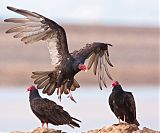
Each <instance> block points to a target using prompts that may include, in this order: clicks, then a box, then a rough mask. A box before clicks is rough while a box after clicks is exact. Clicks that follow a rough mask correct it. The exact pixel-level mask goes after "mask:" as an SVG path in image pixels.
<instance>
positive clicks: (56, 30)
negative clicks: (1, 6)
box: [4, 6, 113, 101]
mask: <svg viewBox="0 0 160 133" xmlns="http://www.w3.org/2000/svg"><path fill="white" fill-rule="evenodd" d="M7 8H8V9H9V10H11V11H14V12H16V13H19V14H21V15H24V16H25V17H26V18H9V19H6V20H4V21H5V22H13V23H20V24H22V25H20V26H17V27H14V28H11V29H9V30H8V31H6V33H14V32H17V34H16V35H14V38H21V41H23V42H24V43H25V44H32V43H34V42H38V41H40V40H43V41H46V42H47V46H48V49H49V53H50V57H51V63H52V65H53V68H54V69H53V71H36V72H32V74H33V75H32V76H31V78H33V79H34V83H35V84H36V85H37V88H38V89H43V93H47V94H48V95H51V94H53V93H54V92H55V90H56V88H57V95H58V96H59V98H61V95H62V93H65V94H69V97H70V98H71V100H73V101H74V99H73V97H72V95H71V91H74V90H75V89H76V88H79V87H80V85H79V84H78V82H77V81H76V80H75V79H74V76H75V75H76V74H77V73H78V72H79V71H81V70H83V71H87V70H88V69H90V68H91V67H92V66H93V73H94V75H96V74H98V82H99V86H100V88H101V89H102V84H104V86H105V87H106V76H108V77H109V79H111V80H112V77H111V76H110V74H109V71H108V67H107V65H110V66H111V67H113V65H112V64H111V62H110V60H109V53H108V46H112V45H111V44H107V43H100V42H93V43H91V44H86V46H84V47H83V48H82V49H80V50H78V51H73V52H72V53H69V50H68V44H67V37H66V33H65V30H64V29H63V27H61V26H60V25H58V24H57V23H56V22H54V21H52V20H50V19H48V18H46V17H44V16H42V15H40V14H38V13H35V12H30V11H27V10H23V9H16V8H14V7H9V6H8V7H7ZM88 58H90V59H89V63H88V66H85V65H84V62H85V60H86V59H88Z"/></svg>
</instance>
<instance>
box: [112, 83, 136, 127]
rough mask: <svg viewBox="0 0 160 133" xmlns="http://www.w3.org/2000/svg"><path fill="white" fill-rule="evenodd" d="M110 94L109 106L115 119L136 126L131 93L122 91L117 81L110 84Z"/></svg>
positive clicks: (134, 106) (134, 108)
mask: <svg viewBox="0 0 160 133" xmlns="http://www.w3.org/2000/svg"><path fill="white" fill-rule="evenodd" d="M112 87H113V89H112V93H111V95H110V96H109V105H110V108H111V110H112V112H113V113H114V114H115V115H116V117H117V118H118V119H119V124H120V119H121V120H122V121H124V122H127V123H130V124H136V125H137V126H139V123H138V121H137V120H136V105H135V101H134V98H133V95H132V93H131V92H126V91H124V90H123V89H122V87H121V85H120V84H119V83H118V81H115V82H113V83H112Z"/></svg>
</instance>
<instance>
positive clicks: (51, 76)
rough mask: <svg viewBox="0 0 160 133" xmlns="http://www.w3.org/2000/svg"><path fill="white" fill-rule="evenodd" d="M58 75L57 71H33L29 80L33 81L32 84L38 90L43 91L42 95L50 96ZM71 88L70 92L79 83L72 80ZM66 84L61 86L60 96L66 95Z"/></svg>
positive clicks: (54, 88) (53, 90) (77, 86)
mask: <svg viewBox="0 0 160 133" xmlns="http://www.w3.org/2000/svg"><path fill="white" fill-rule="evenodd" d="M57 77H58V73H57V71H35V72H32V76H31V78H32V79H33V80H34V84H36V85H37V88H38V89H43V91H42V92H43V93H46V94H47V95H52V94H53V93H54V92H55V90H56V81H57ZM73 81H74V82H73V84H72V87H71V88H70V89H71V91H75V90H76V88H79V87H80V85H79V83H78V82H77V81H76V80H75V79H74V80H73ZM67 89H68V88H67V82H66V81H65V82H64V84H63V85H62V86H61V90H60V92H61V94H62V93H63V92H64V94H68V93H69V92H68V90H67Z"/></svg>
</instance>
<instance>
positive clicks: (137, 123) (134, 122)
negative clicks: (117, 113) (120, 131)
mask: <svg viewBox="0 0 160 133" xmlns="http://www.w3.org/2000/svg"><path fill="white" fill-rule="evenodd" d="M132 123H133V124H136V125H137V126H139V125H140V124H139V122H138V121H137V120H136V119H135V120H134V121H133V122H132Z"/></svg>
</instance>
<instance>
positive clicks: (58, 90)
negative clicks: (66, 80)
mask: <svg viewBox="0 0 160 133" xmlns="http://www.w3.org/2000/svg"><path fill="white" fill-rule="evenodd" d="M60 91H61V87H58V88H57V95H58V99H59V100H60V101H61V94H60Z"/></svg>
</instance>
